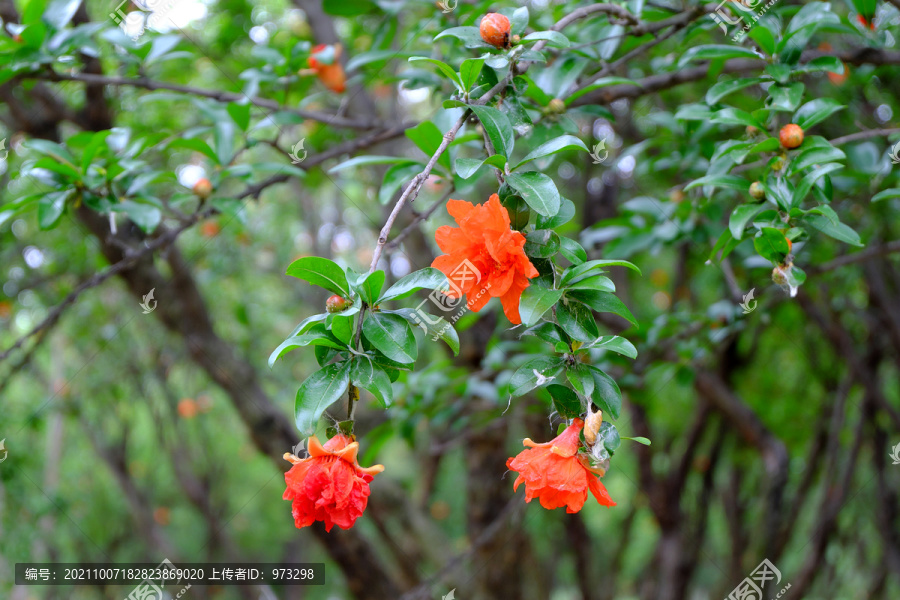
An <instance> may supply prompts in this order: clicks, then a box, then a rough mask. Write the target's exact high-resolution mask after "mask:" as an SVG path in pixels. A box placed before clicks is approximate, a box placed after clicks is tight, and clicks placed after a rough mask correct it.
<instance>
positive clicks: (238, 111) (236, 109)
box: [225, 102, 250, 131]
mask: <svg viewBox="0 0 900 600" xmlns="http://www.w3.org/2000/svg"><path fill="white" fill-rule="evenodd" d="M225 109H226V110H227V111H228V114H229V115H230V116H231V118H232V120H233V121H234V122H235V124H236V125H237V126H238V127H240V128H241V130H242V131H247V127H249V126H250V103H249V102H247V103H245V104H238V103H237V102H229V103H228V105H227V106H226V107H225Z"/></svg>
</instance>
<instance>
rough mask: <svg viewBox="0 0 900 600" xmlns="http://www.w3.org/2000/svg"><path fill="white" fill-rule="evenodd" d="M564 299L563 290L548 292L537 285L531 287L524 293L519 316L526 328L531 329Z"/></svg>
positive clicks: (520, 302)
mask: <svg viewBox="0 0 900 600" xmlns="http://www.w3.org/2000/svg"><path fill="white" fill-rule="evenodd" d="M560 298H562V290H548V289H546V288H541V287H538V286H536V285H533V284H532V285H529V286H528V287H527V288H525V291H524V292H522V299H521V300H520V301H519V316H520V317H521V318H522V324H523V325H525V327H531V326H532V325H534V324H535V323H537V322H538V321H539V320H540V319H541V317H542V316H544V313H546V312H547V311H548V310H550V309H551V308H552V307H553V305H554V304H556V303H557V302H559V299H560Z"/></svg>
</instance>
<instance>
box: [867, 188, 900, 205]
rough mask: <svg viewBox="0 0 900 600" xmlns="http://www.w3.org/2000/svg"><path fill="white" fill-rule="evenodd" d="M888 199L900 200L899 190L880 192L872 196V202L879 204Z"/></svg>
mask: <svg viewBox="0 0 900 600" xmlns="http://www.w3.org/2000/svg"><path fill="white" fill-rule="evenodd" d="M888 198H900V188H890V189H887V190H882V191H880V192H878V193H877V194H875V195H874V196H872V202H880V201H882V200H887V199H888Z"/></svg>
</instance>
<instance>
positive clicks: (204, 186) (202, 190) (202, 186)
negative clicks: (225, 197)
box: [192, 177, 213, 199]
mask: <svg viewBox="0 0 900 600" xmlns="http://www.w3.org/2000/svg"><path fill="white" fill-rule="evenodd" d="M192 191H193V192H194V194H195V195H196V196H197V197H198V198H202V199H206V198H209V195H210V194H212V191H213V186H212V182H210V180H209V179H207V178H206V177H201V178H200V179H198V180H197V183H195V184H194V187H193V188H192Z"/></svg>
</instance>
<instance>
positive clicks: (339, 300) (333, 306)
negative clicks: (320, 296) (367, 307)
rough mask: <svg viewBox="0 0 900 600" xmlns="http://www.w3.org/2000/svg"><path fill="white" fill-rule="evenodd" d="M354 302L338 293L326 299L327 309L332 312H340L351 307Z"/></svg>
mask: <svg viewBox="0 0 900 600" xmlns="http://www.w3.org/2000/svg"><path fill="white" fill-rule="evenodd" d="M351 304H353V303H352V302H350V301H349V300H347V299H346V298H343V297H341V296H338V295H337V294H335V295H333V296H331V297H329V298H328V300H326V301H325V310H326V311H328V312H330V313H339V312H343V311H345V310H347V309H348V308H350V305H351Z"/></svg>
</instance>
